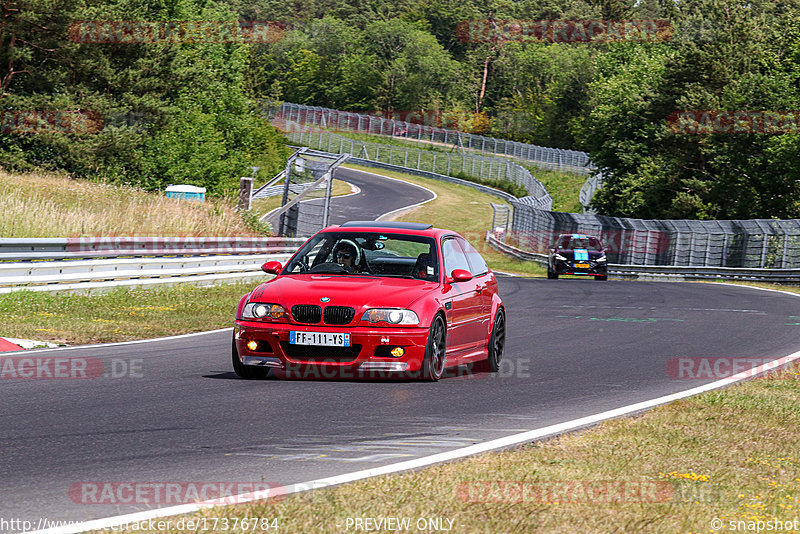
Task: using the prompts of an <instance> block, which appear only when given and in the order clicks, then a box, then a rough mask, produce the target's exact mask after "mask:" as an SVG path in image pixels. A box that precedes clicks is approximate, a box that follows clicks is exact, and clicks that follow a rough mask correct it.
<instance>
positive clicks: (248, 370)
mask: <svg viewBox="0 0 800 534" xmlns="http://www.w3.org/2000/svg"><path fill="white" fill-rule="evenodd" d="M231 360H232V363H233V372H234V373H236V374H237V375H238V376H239V377H240V378H245V379H247V380H258V379H261V378H266V377H267V375H268V374H269V369H267V368H264V367H253V366H251V365H245V364H243V363H242V362H241V361H239V351H238V350H236V339H231Z"/></svg>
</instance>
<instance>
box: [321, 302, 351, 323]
mask: <svg viewBox="0 0 800 534" xmlns="http://www.w3.org/2000/svg"><path fill="white" fill-rule="evenodd" d="M355 313H356V310H354V309H353V308H350V307H348V306H326V307H325V315H324V318H325V324H350V323H351V322H352V321H353V316H354V315H355Z"/></svg>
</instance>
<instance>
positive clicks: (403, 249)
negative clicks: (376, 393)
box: [232, 221, 505, 381]
mask: <svg viewBox="0 0 800 534" xmlns="http://www.w3.org/2000/svg"><path fill="white" fill-rule="evenodd" d="M262 269H263V270H264V271H265V272H267V273H271V274H275V275H277V276H275V278H273V279H272V280H269V281H268V282H264V283H262V284H261V285H259V286H258V287H256V288H255V289H254V290H253V291H251V292H250V293H248V294H247V295H245V296H244V297H242V299H241V301H240V302H239V307H238V310H237V312H236V324H235V327H234V333H233V351H232V352H233V354H232V359H233V369H234V371H235V372H236V374H237V375H239V376H240V377H242V378H264V377H266V375H267V374H268V372H269V371H270V370H274V371H275V374H277V375H279V376H280V375H284V376H288V375H295V376H313V377H329V378H337V377H347V378H355V377H359V376H375V373H379V374H381V375H383V376H396V374H397V373H400V374H401V375H403V376H406V377H416V378H421V379H423V380H429V381H436V380H438V379H439V378H441V376H442V374H444V372H445V368H447V367H452V366H458V365H462V364H470V366H471V367H472V368H473V369H475V368H477V369H478V370H481V371H490V372H496V371H497V370H498V368H499V365H500V360H501V359H502V357H503V347H504V345H505V310H504V307H503V301H502V300H501V299H500V295H499V294H498V291H497V280H496V279H495V276H494V274H493V273H492V271H490V270H489V268H488V267H487V265H486V262H485V261H484V260H483V258H482V257H481V256H480V254H479V253H478V252H477V251H476V250H475V249H474V248H473V247H472V246H471V245H470V244H469V243H468V242H467V241H466V239H464V238H463V237H461V236H460V235H459V234H457V233H455V232H451V231H449V230H442V229H438V228H433V227H432V225H430V224H422V223H404V222H375V221H367V222H362V221H351V222H348V223H345V224H342V225H341V226H331V227H328V228H325V229H324V230H321V231H320V232H319V233H317V234H316V235H314V236H313V237H311V238H310V239H309V240H308V241H306V242H305V244H304V245H303V246H302V247H300V249H299V250H298V251H297V252H296V253H295V254H294V255H293V256H292V257H291V258H290V259H289V261H288V263H287V264H286V265H285V266H283V265H281V264H280V262H277V261H271V262H267V263H265V264H264V265H263V267H262Z"/></svg>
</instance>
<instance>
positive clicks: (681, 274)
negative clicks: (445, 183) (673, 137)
mask: <svg viewBox="0 0 800 534" xmlns="http://www.w3.org/2000/svg"><path fill="white" fill-rule="evenodd" d="M500 237H501V238H502V236H500ZM501 238H498V236H497V235H495V234H494V233H493V232H491V231H489V232H487V233H486V241H487V242H488V244H489V246H491V247H492V248H494V249H495V250H497V251H499V252H502V253H504V254H507V255H509V256H512V257H514V258H517V259H519V260H523V261H531V262H534V263H537V264H539V265H542V266H546V265H547V259H548V256H547V254H541V253H537V252H530V251H527V250H522V249H520V248H517V247H514V246H512V245H509V244H507V243H504V242H503V241H502V240H501ZM608 274H609V276H613V277H616V278H626V279H632V280H651V281H657V280H663V281H674V282H680V281H685V280H706V281H714V280H734V281H735V280H740V281H747V282H783V283H798V282H800V269H737V268H733V267H685V266H674V265H621V264H614V263H610V264H609V265H608Z"/></svg>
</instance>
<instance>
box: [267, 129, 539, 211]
mask: <svg viewBox="0 0 800 534" xmlns="http://www.w3.org/2000/svg"><path fill="white" fill-rule="evenodd" d="M273 124H275V125H276V126H277V127H278V128H279V129H280V130H282V131H283V132H284V133H285V135H286V136H287V137H288V138H289V139H290V140H291V141H292V143H293V144H299V145H306V146H308V147H311V148H314V149H317V150H321V151H324V152H332V153H337V154H349V155H351V156H353V157H355V158H360V159H364V160H369V161H374V162H378V163H385V164H389V165H396V166H400V167H405V168H409V169H414V170H420V171H426V172H432V173H437V174H444V175H448V176H459V175H461V176H474V177H476V178H479V179H482V180H485V181H490V180H505V181H510V182H512V183H515V184H517V185H519V186H522V187H523V188H524V189H525V190H526V191H527V192H528V196H526V197H524V198H522V199H520V201H521V202H524V203H526V204H528V205H531V206H534V207H536V208H539V209H544V210H550V209H552V207H553V199H552V198H551V197H550V194H549V193H548V192H547V189H545V187H544V185H543V184H542V183H541V182H540V181H539V180H537V179H536V178H534V176H533V175H532V174H531V173H530V171H529V170H528V169H526V168H525V167H523V166H522V165H519V164H517V163H514V162H513V161H509V160H507V159H500V158H492V157H486V156H478V155H475V154H469V153H465V152H437V151H432V150H422V149H417V148H412V147H405V146H396V145H384V144H380V143H374V142H365V141H357V140H354V139H349V138H347V137H345V136H343V135H339V134H336V133H333V132H329V131H327V130H323V129H322V128H318V127H313V126H305V125H302V124H300V123H297V122H294V121H287V120H283V119H281V118H276V119H275V120H273Z"/></svg>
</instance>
